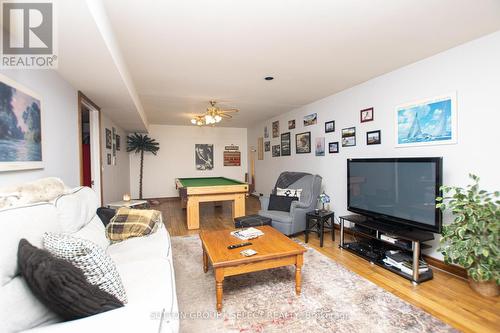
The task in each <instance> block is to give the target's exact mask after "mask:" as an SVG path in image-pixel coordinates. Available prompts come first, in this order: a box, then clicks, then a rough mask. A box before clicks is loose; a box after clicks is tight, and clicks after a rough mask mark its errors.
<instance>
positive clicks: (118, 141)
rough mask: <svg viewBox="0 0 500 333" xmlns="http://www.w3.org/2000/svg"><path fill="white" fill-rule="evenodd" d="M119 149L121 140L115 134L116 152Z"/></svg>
mask: <svg viewBox="0 0 500 333" xmlns="http://www.w3.org/2000/svg"><path fill="white" fill-rule="evenodd" d="M120 148H121V138H120V136H119V135H118V134H117V135H116V150H120Z"/></svg>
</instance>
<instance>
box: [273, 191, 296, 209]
mask: <svg viewBox="0 0 500 333" xmlns="http://www.w3.org/2000/svg"><path fill="white" fill-rule="evenodd" d="M297 200H299V198H297V197H291V196H281V195H274V194H271V195H270V196H269V206H268V208H267V209H268V210H279V211H282V212H287V213H289V212H290V205H291V204H292V201H297Z"/></svg>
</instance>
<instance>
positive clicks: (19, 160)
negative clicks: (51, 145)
mask: <svg viewBox="0 0 500 333" xmlns="http://www.w3.org/2000/svg"><path fill="white" fill-rule="evenodd" d="M41 104H42V103H41V99H40V97H38V95H36V94H35V93H34V92H32V91H30V90H29V89H27V88H25V87H23V86H21V85H19V84H17V83H16V82H14V81H12V80H11V79H9V78H8V77H6V76H4V75H0V171H12V170H28V169H41V168H43V158H42V114H41Z"/></svg>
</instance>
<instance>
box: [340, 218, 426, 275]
mask: <svg viewBox="0 0 500 333" xmlns="http://www.w3.org/2000/svg"><path fill="white" fill-rule="evenodd" d="M339 219H340V245H339V247H340V248H341V249H345V250H347V251H349V252H351V253H354V254H356V255H358V256H360V257H362V258H364V259H366V260H368V261H370V262H371V263H373V264H376V265H378V266H381V267H383V268H385V269H387V270H389V271H391V272H394V273H396V274H398V275H400V276H402V277H404V278H405V279H408V280H410V281H412V282H413V283H414V284H418V283H421V282H424V281H428V280H431V279H432V277H433V274H432V270H431V269H430V268H429V270H428V271H425V272H422V273H420V272H419V269H418V265H419V260H420V255H421V249H422V248H426V247H427V248H428V247H430V246H429V245H427V244H423V243H424V242H427V241H430V240H433V239H434V234H433V233H432V232H428V231H422V230H415V229H411V228H409V227H402V228H400V227H398V226H394V225H391V224H389V223H384V221H376V220H373V219H370V218H368V217H366V216H363V215H346V216H340V217H339ZM345 221H347V222H351V223H353V224H354V225H355V227H359V228H345V227H344V224H345ZM345 229H349V230H350V231H351V233H352V234H353V235H354V236H356V235H357V236H361V237H362V238H364V239H365V240H371V242H367V241H365V242H353V243H345V242H344V232H345V231H346V230H345ZM384 235H386V236H390V237H392V238H397V239H398V240H401V242H398V243H392V242H389V241H387V240H384V239H382V238H383V236H384ZM385 249H401V250H404V251H406V252H410V253H411V254H412V258H413V274H412V275H409V274H406V273H404V272H402V271H401V270H399V269H398V268H396V267H393V266H389V265H387V264H385V263H384V262H383V261H382V257H381V256H380V253H383V252H384V250H385Z"/></svg>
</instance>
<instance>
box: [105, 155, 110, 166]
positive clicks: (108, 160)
mask: <svg viewBox="0 0 500 333" xmlns="http://www.w3.org/2000/svg"><path fill="white" fill-rule="evenodd" d="M106 157H107V162H108V165H111V154H106Z"/></svg>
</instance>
